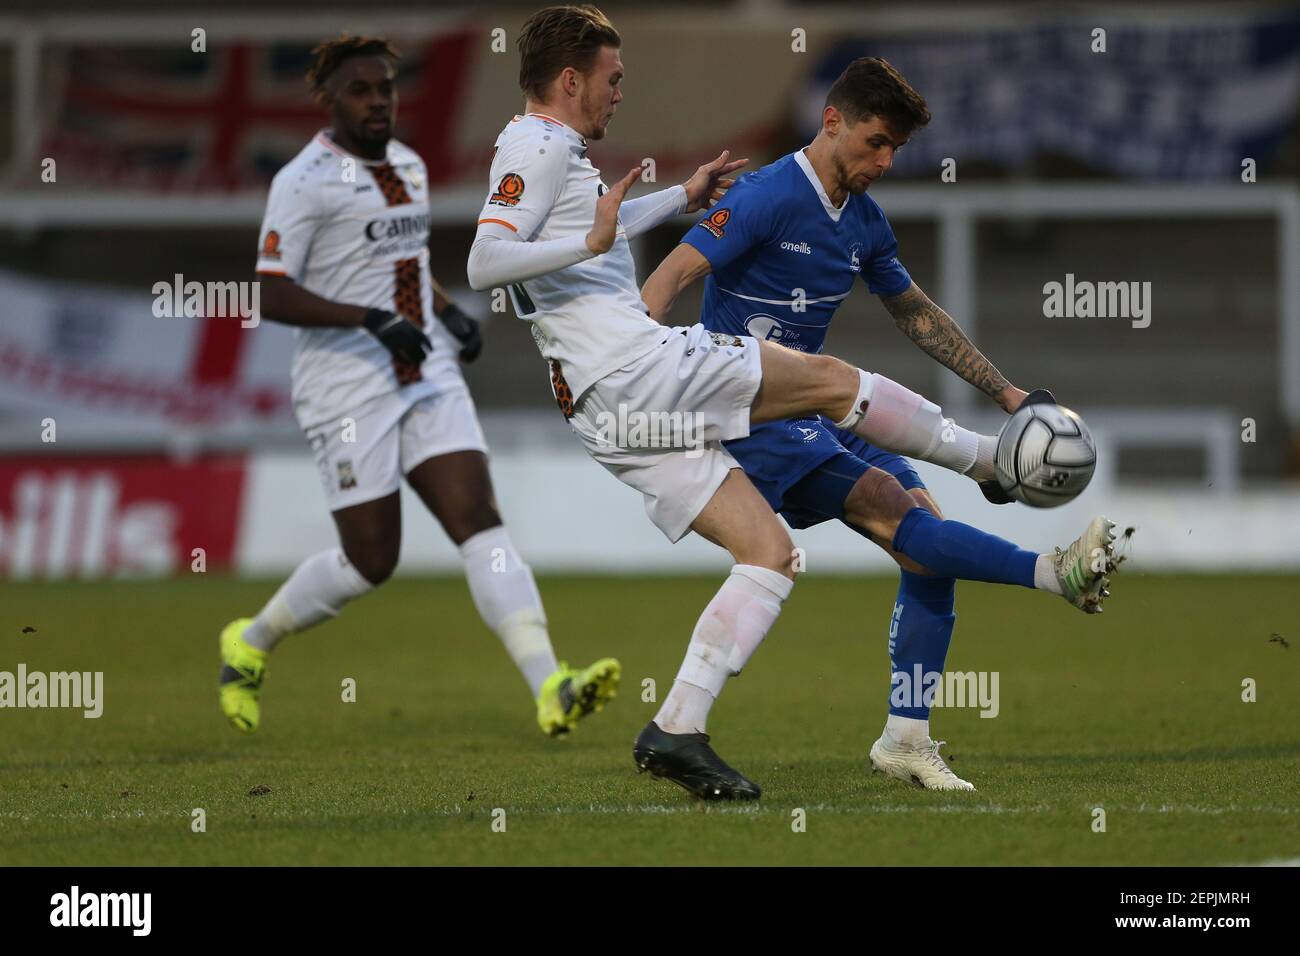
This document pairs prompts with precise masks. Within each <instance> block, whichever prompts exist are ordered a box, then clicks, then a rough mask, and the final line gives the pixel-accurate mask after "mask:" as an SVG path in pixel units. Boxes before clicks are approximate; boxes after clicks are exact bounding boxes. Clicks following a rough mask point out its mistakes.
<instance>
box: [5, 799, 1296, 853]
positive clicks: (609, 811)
mask: <svg viewBox="0 0 1300 956" xmlns="http://www.w3.org/2000/svg"><path fill="white" fill-rule="evenodd" d="M1095 806H1100V807H1102V808H1103V809H1104V810H1106V811H1107V813H1109V814H1111V815H1114V814H1142V815H1146V814H1194V815H1205V816H1221V815H1223V814H1226V813H1254V814H1274V815H1281V816H1290V815H1293V814H1297V813H1300V807H1267V806H1265V807H1258V806H1256V807H1246V806H1241V807H1239V806H1228V807H1210V806H1202V805H1196V804H1182V805H1180V804H1167V803H1166V804H1158V805H1148V804H1145V803H1144V804H1140V805H1138V806H1136V807H1134V806H1124V805H1122V804H1105V803H1098V804H1095V805H1094V804H1080V805H1068V806H1063V805H1050V804H1034V805H1030V806H1023V807H1006V806H1002V805H1000V804H996V803H992V804H989V803H982V804H980V803H977V804H960V803H946V804H931V805H926V804H863V805H859V806H834V805H829V804H809V805H806V806H802V807H796V806H794V805H790V806H786V805H781V806H772V805H771V804H769V805H766V806H763V805H753V804H742V805H726V804H705V803H699V802H692V803H682V804H674V805H671V806H668V805H663V804H605V803H591V804H586V805H585V806H567V807H561V806H557V807H548V808H544V809H533V808H517V807H515V808H511V807H510V806H509V805H507V807H506V809H508V810H509V811H510V813H512V814H515V815H518V816H581V815H583V814H593V815H617V814H627V815H629V816H674V815H681V814H691V813H693V814H700V813H706V814H723V815H736V816H760V815H773V816H786V815H788V814H789V812H790V811H791V810H794V809H800V810H803V811H804V812H805V813H808V814H814V813H825V814H831V815H851V816H861V815H867V814H873V815H874V814H882V815H884V814H910V813H917V814H940V815H943V814H954V815H964V814H969V815H972V816H984V815H988V816H1001V815H1022V814H1036V813H1051V812H1056V813H1063V814H1087V813H1090V812H1091V811H1092V810H1093V809H1094V807H1095ZM494 809H496V807H495V806H494V805H493V804H492V802H491V801H490V800H485V801H484V802H483V803H481V804H479V805H477V806H474V807H465V806H461V805H460V804H455V805H453V806H451V807H432V808H414V807H412V808H400V809H399V810H397V815H400V816H425V817H428V816H441V817H458V816H468V815H469V814H471V813H478V812H485V813H490V812H491V811H492V810H494ZM253 810H256V811H257V816H258V819H285V820H290V819H306V818H310V817H323V816H338V817H340V818H344V819H345V818H346V817H347V816H348V814H346V813H339V814H327V813H319V812H316V811H311V810H305V811H294V810H286V809H282V808H277V809H273V808H272V807H271V805H270V801H269V800H268V801H266V802H259V803H250V804H248V806H247V811H248V812H251V811H253ZM392 811H393V808H385V812H386V813H391V812H392ZM210 812H213V813H219V812H224V813H229V814H231V815H239V814H242V813H244V812H246V810H245V808H242V807H241V808H239V809H233V810H231V809H229V808H226V809H224V810H222V811H210ZM354 815H355V816H365V815H367V812H366V811H364V810H363V811H358V812H357V813H356V814H354ZM173 817H184V818H186V819H188V818H189V817H190V810H189V809H184V810H159V811H147V810H112V811H109V812H107V813H94V812H92V811H90V810H79V811H71V812H69V811H62V812H58V813H40V812H31V811H28V812H21V811H14V810H4V811H0V820H19V821H22V822H31V821H33V820H141V819H152V818H158V819H169V818H173ZM1297 859H1298V860H1300V858H1297ZM1276 865H1279V866H1283V865H1285V866H1290V865H1296V863H1294V862H1292V861H1289V860H1283V861H1282V862H1279V863H1277V864H1276Z"/></svg>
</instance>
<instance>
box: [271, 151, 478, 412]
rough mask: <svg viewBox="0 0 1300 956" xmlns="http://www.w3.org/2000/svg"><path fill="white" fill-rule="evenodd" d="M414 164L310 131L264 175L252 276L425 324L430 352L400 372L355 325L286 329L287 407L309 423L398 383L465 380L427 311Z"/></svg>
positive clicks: (423, 223) (420, 175) (432, 389)
mask: <svg viewBox="0 0 1300 956" xmlns="http://www.w3.org/2000/svg"><path fill="white" fill-rule="evenodd" d="M428 239H429V196H428V183H427V179H426V176H425V169H424V163H423V161H421V159H420V157H419V156H418V155H417V154H416V153H415V151H414V150H412V149H410V148H409V147H407V146H404V145H403V144H401V143H399V142H397V141H396V140H390V141H389V143H388V154H387V158H386V159H385V160H384V161H382V162H380V161H372V160H365V159H361V158H360V157H357V156H353V155H351V154H350V153H347V152H345V151H344V150H343V149H342V148H341V147H339V146H337V145H336V144H335V143H334V142H333V141H332V140H331V139H330V138H329V135H328V133H326V132H323V131H322V132H321V133H318V134H317V135H316V136H315V137H314V138H313V139H312V141H311V142H310V143H308V144H307V146H306V147H305V148H304V149H303V150H302V152H300V153H299V154H298V155H297V156H295V157H294V158H293V159H292V160H290V161H289V163H288V164H286V165H285V167H284V168H283V169H281V170H280V171H279V172H278V173H276V175H275V179H274V180H272V182H271V194H270V197H269V198H268V199H267V203H266V215H265V217H264V218H263V220H262V232H261V237H260V244H259V247H258V248H259V252H258V256H257V272H258V274H259V275H280V276H287V277H288V278H290V279H292V280H293V281H294V282H296V283H297V284H298V285H300V286H302V287H303V288H304V289H306V290H307V291H309V292H313V293H315V294H316V295H318V296H320V297H321V298H324V299H329V300H331V301H333V302H345V303H347V304H349V305H361V306H366V307H367V308H378V309H387V310H388V311H390V312H396V313H398V314H399V315H404V316H406V317H407V318H408V319H410V320H411V321H412V322H415V323H416V324H418V325H420V326H421V327H422V328H424V330H425V333H426V334H427V335H428V336H429V338H430V339H431V340H432V341H433V351H432V352H431V353H430V354H429V356H428V357H427V358H426V359H425V361H424V364H423V365H422V366H421V367H420V368H418V369H417V368H414V367H401V368H399V367H398V366H397V365H396V364H395V362H394V359H393V356H392V355H391V354H390V353H389V351H388V350H387V349H385V348H384V346H383V345H381V344H380V342H379V340H378V339H377V338H375V337H374V336H373V335H371V334H370V333H369V332H368V331H366V330H365V329H364V328H361V327H359V326H358V327H356V328H342V327H319V328H303V327H298V328H296V329H295V332H296V333H297V344H296V348H295V351H294V359H293V403H294V411H295V413H296V415H297V417H298V422H299V424H300V425H301V426H302V427H303V428H312V427H315V426H319V425H323V424H326V423H328V422H331V421H337V420H338V419H340V418H342V417H344V416H348V415H352V414H355V413H356V412H359V411H360V410H361V409H362V408H363V407H364V406H365V405H366V404H367V403H369V402H372V401H374V400H375V399H377V398H380V397H382V396H384V395H388V394H390V393H392V392H394V391H396V390H398V389H401V390H402V394H403V395H404V396H409V397H410V398H411V399H412V400H414V399H417V398H421V397H423V396H425V395H431V394H435V393H436V392H439V391H445V390H446V389H447V388H448V387H451V386H456V385H459V387H464V379H463V378H462V377H461V375H460V369H459V366H458V365H457V353H458V352H459V350H460V344H459V343H458V342H457V341H456V339H455V337H454V336H452V335H451V333H450V332H448V331H447V329H446V327H445V326H444V325H443V324H442V323H441V322H439V321H438V320H437V319H436V318H435V316H434V312H433V287H432V285H431V284H430V280H431V276H430V274H429V250H428Z"/></svg>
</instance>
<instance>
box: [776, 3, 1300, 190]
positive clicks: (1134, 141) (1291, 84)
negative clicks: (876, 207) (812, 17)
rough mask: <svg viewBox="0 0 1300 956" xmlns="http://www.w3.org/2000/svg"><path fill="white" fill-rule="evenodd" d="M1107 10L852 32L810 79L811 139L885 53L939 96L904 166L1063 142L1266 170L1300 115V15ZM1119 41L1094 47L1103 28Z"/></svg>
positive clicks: (1197, 175) (1117, 169)
mask: <svg viewBox="0 0 1300 956" xmlns="http://www.w3.org/2000/svg"><path fill="white" fill-rule="evenodd" d="M1105 21H1106V17H1105V16H1104V15H1103V14H1100V13H1099V14H1098V15H1097V16H1095V17H1090V18H1087V19H1074V18H1071V19H1070V20H1069V21H1065V20H1061V19H1051V20H1046V21H1040V22H1036V23H1031V24H1028V25H1026V26H1025V27H1023V28H1019V29H1005V28H996V29H989V30H985V31H979V32H975V33H972V32H969V31H966V32H963V33H961V34H957V33H942V32H936V33H928V34H913V35H909V36H902V35H881V36H879V37H873V36H870V35H864V36H860V37H855V38H852V39H846V40H844V41H842V42H840V43H839V44H837V45H836V46H835V47H834V48H833V49H832V50H831V52H830V53H829V54H827V55H826V56H825V57H823V58H822V60H821V61H820V62H819V63H818V65H817V67H816V68H815V69H814V72H813V76H812V78H811V80H810V85H809V89H808V91H807V97H806V99H805V100H804V102H805V104H806V106H805V108H804V111H803V113H802V115H801V116H800V117H799V123H800V129H801V131H802V132H803V133H805V134H806V135H807V136H808V137H809V138H810V139H811V137H812V136H814V135H815V134H816V132H817V129H818V128H819V126H820V122H821V108H822V104H823V103H824V100H825V96H826V92H827V90H829V89H830V85H831V83H832V82H834V80H835V78H836V77H837V76H839V74H840V73H841V71H843V69H844V68H845V67H846V66H847V65H848V64H849V62H850V61H852V60H853V59H855V58H856V57H860V56H880V57H884V58H885V59H886V60H888V61H889V62H890V63H892V64H893V65H894V66H895V67H896V68H897V69H898V70H899V71H900V72H901V73H902V74H903V75H904V76H906V77H907V79H908V81H909V82H910V83H911V84H912V85H913V86H914V87H916V89H917V90H918V91H919V92H920V93H921V95H922V96H924V97H925V98H926V101H927V102H928V103H929V106H930V112H931V113H932V115H933V117H934V118H933V121H932V122H931V124H930V126H929V127H928V128H927V129H925V130H924V131H923V132H921V133H920V134H919V135H916V136H914V137H913V139H912V141H911V142H910V143H909V144H908V146H907V148H906V149H904V150H902V151H900V152H899V153H898V156H897V158H896V160H895V163H894V169H893V172H892V175H903V176H934V175H936V174H937V172H938V170H939V168H940V163H941V162H942V160H943V159H944V158H945V157H952V158H954V159H956V160H957V164H958V170H959V174H960V169H961V167H962V164H963V163H981V164H993V165H1002V166H1006V167H1008V168H1011V169H1014V170H1023V169H1025V168H1027V167H1029V166H1030V165H1031V164H1032V163H1034V162H1035V160H1036V159H1038V158H1039V157H1041V156H1045V155H1051V154H1056V155H1062V156H1066V157H1069V158H1070V159H1073V160H1074V161H1076V162H1078V163H1080V164H1081V165H1083V166H1086V167H1088V168H1090V169H1092V170H1095V171H1097V172H1103V173H1110V174H1114V175H1119V176H1128V177H1137V178H1150V179H1180V180H1213V179H1237V178H1239V177H1240V173H1241V162H1242V160H1243V159H1244V158H1246V157H1251V158H1253V159H1255V160H1256V161H1257V163H1258V164H1259V167H1260V171H1261V172H1265V171H1266V169H1267V165H1268V162H1269V160H1270V158H1272V157H1274V154H1275V153H1276V152H1277V150H1278V149H1279V148H1280V147H1281V145H1282V143H1283V141H1284V140H1285V139H1286V137H1287V134H1288V133H1289V132H1292V131H1293V130H1294V129H1295V127H1296V125H1297V116H1298V115H1300V15H1297V16H1291V17H1276V16H1274V17H1271V18H1264V17H1237V18H1233V17H1229V18H1218V19H1214V20H1208V19H1207V20H1204V21H1198V22H1193V23H1177V24H1174V23H1168V24H1156V23H1152V24H1141V25H1135V24H1115V25H1108V24H1107V23H1106V22H1105ZM1098 27H1100V28H1103V29H1105V31H1106V35H1105V42H1106V52H1104V53H1101V52H1093V45H1094V37H1093V30H1094V29H1096V28H1098Z"/></svg>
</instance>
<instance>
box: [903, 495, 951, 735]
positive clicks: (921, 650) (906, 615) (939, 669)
mask: <svg viewBox="0 0 1300 956" xmlns="http://www.w3.org/2000/svg"><path fill="white" fill-rule="evenodd" d="M925 513H926V514H927V515H929V512H925ZM956 591H957V582H956V581H955V580H954V579H953V578H940V577H933V576H929V575H923V574H913V573H912V572H910V571H903V572H902V573H901V575H900V578H899V582H898V601H897V602H896V603H895V604H894V615H893V617H892V618H891V619H890V622H889V662H890V670H891V673H890V695H889V712H890V713H891V714H896V715H898V716H899V717H913V718H915V719H917V720H927V719H929V717H930V708H929V707H927V706H925V704H924V703H923V701H924V697H923V696H922V695H923V691H924V686H925V683H926V682H925V678H924V675H926V674H942V673H943V663H944V661H945V660H946V659H947V657H948V643H949V641H951V640H952V627H953V624H954V623H956V621H957V615H956V614H954V613H953V610H952V608H953V601H954V599H955V597H956ZM939 679H940V680H942V677H941V678H939Z"/></svg>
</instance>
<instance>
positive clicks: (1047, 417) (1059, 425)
mask: <svg viewBox="0 0 1300 956" xmlns="http://www.w3.org/2000/svg"><path fill="white" fill-rule="evenodd" d="M1096 467H1097V446H1096V444H1095V443H1094V442H1093V440H1092V433H1091V432H1089V431H1088V426H1087V425H1085V424H1084V423H1083V419H1082V418H1080V417H1079V416H1078V415H1076V414H1075V413H1074V412H1072V411H1070V410H1069V409H1068V408H1063V407H1061V406H1060V405H1053V404H1051V403H1041V404H1036V405H1021V406H1020V408H1018V409H1016V412H1015V414H1014V415H1012V416H1011V417H1010V418H1009V419H1007V421H1006V423H1005V424H1004V425H1003V426H1002V430H1001V431H1000V432H998V448H997V472H998V484H999V485H1001V486H1002V490H1003V491H1005V492H1006V493H1007V494H1008V495H1010V496H1011V497H1012V498H1014V499H1015V500H1016V501H1022V502H1024V503H1025V504H1027V505H1029V506H1030V507H1032V508H1055V507H1057V506H1058V505H1063V504H1065V503H1066V502H1069V501H1073V500H1074V499H1075V498H1077V497H1078V496H1079V494H1080V493H1081V492H1082V491H1083V489H1084V488H1087V487H1088V482H1090V481H1092V473H1093V471H1095V470H1096Z"/></svg>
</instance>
